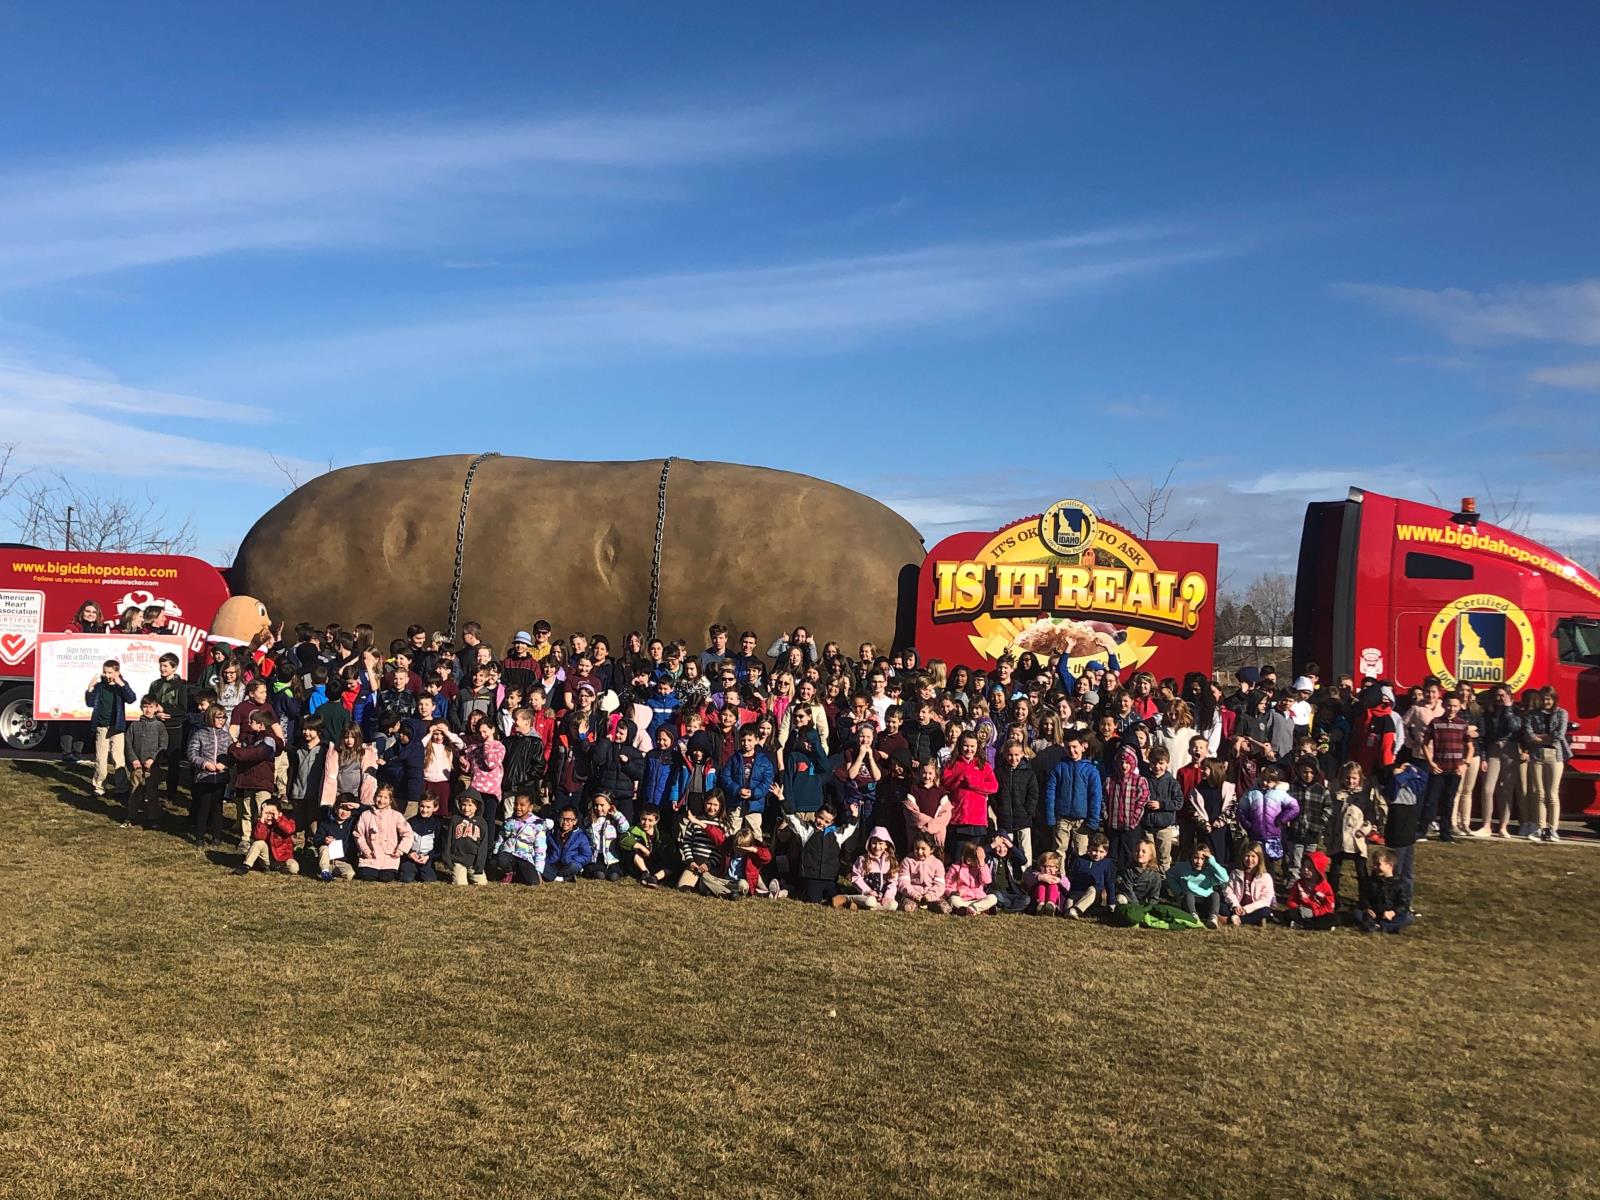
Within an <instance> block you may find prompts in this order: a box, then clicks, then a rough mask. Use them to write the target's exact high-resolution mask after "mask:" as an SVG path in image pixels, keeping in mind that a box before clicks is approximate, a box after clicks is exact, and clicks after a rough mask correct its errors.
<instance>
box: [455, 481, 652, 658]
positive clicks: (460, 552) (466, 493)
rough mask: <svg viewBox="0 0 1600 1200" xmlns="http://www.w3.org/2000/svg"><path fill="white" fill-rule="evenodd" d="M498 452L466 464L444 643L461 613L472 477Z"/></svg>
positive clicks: (457, 523)
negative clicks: (463, 563)
mask: <svg viewBox="0 0 1600 1200" xmlns="http://www.w3.org/2000/svg"><path fill="white" fill-rule="evenodd" d="M499 457H500V452H499V451H498V450H490V451H488V452H487V453H485V454H480V455H478V457H477V458H475V459H473V460H472V461H471V462H470V463H468V464H467V478H466V480H465V481H464V482H463V483H462V485H461V519H460V520H459V521H457V522H456V570H455V577H454V578H453V579H452V580H451V581H450V620H449V621H448V622H446V623H445V631H444V636H445V640H446V641H450V642H454V641H455V640H456V617H457V616H459V615H460V612H461V564H462V562H463V561H464V560H465V558H466V554H467V503H468V502H469V501H470V500H471V499H472V477H473V476H474V475H475V474H477V472H478V464H479V463H481V462H483V460H484V459H486V458H499ZM660 544H661V535H660V534H659V533H657V534H656V545H657V546H658V547H659V546H660Z"/></svg>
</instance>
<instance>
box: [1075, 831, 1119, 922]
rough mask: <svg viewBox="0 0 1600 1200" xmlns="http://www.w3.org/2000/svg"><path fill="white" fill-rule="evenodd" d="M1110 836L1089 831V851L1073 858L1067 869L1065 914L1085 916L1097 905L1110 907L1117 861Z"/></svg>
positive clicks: (1115, 884) (1114, 885) (1115, 885)
mask: <svg viewBox="0 0 1600 1200" xmlns="http://www.w3.org/2000/svg"><path fill="white" fill-rule="evenodd" d="M1110 855H1111V839H1110V838H1108V837H1107V836H1106V835H1105V834H1103V833H1091V834H1090V835H1089V852H1088V853H1087V854H1080V855H1079V856H1078V857H1077V858H1075V859H1073V860H1072V867H1071V869H1070V870H1069V871H1068V872H1067V889H1066V905H1065V908H1064V909H1063V913H1064V915H1065V916H1068V917H1072V918H1074V919H1076V918H1078V917H1081V916H1083V915H1084V914H1086V913H1087V912H1089V910H1090V909H1092V908H1094V906H1095V905H1097V904H1098V905H1100V906H1101V907H1102V908H1103V909H1105V910H1106V911H1108V912H1109V911H1110V909H1111V907H1112V905H1113V903H1114V900H1115V897H1116V887H1117V864H1116V863H1115V862H1113V861H1112V860H1111V857H1110Z"/></svg>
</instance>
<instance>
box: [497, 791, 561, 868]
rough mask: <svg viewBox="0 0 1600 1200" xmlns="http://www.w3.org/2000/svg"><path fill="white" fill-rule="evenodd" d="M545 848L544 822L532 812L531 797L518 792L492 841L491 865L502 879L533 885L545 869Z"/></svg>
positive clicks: (546, 849)
mask: <svg viewBox="0 0 1600 1200" xmlns="http://www.w3.org/2000/svg"><path fill="white" fill-rule="evenodd" d="M547 851H548V847H547V842H546V837H545V825H544V822H543V821H541V820H540V819H539V818H538V817H536V816H534V815H533V797H532V796H530V795H528V793H527V792H519V793H518V794H517V795H516V796H514V797H513V798H512V801H511V816H510V817H509V818H508V819H506V820H505V821H502V822H501V823H500V837H499V838H498V839H497V840H496V841H495V844H494V869H495V870H496V871H498V872H499V874H500V882H501V883H512V882H516V883H520V884H523V885H524V886H527V887H532V886H533V885H534V884H536V883H538V882H539V878H540V876H541V874H542V873H543V872H544V869H545V860H546V854H547Z"/></svg>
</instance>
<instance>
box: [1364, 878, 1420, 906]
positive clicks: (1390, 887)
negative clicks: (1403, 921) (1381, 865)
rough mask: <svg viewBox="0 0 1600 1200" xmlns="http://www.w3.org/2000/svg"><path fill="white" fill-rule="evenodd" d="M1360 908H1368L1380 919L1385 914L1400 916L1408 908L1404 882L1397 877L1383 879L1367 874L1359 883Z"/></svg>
mask: <svg viewBox="0 0 1600 1200" xmlns="http://www.w3.org/2000/svg"><path fill="white" fill-rule="evenodd" d="M1361 907H1362V908H1370V909H1371V910H1372V911H1373V912H1375V913H1377V914H1378V915H1379V916H1380V917H1381V916H1383V914H1384V913H1386V912H1392V913H1394V914H1395V915H1396V916H1398V915H1400V914H1401V913H1403V912H1405V911H1406V910H1407V909H1408V908H1409V907H1410V905H1408V904H1407V903H1406V889H1405V882H1404V881H1403V880H1402V879H1400V877H1399V876H1397V875H1390V876H1387V877H1385V876H1383V875H1379V874H1378V873H1377V872H1376V871H1372V872H1369V873H1368V874H1367V877H1366V878H1365V879H1363V880H1362V881H1361Z"/></svg>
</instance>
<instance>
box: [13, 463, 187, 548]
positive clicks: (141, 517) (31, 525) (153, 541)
mask: <svg viewBox="0 0 1600 1200" xmlns="http://www.w3.org/2000/svg"><path fill="white" fill-rule="evenodd" d="M0 494H3V493H0ZM69 509H70V510H71V511H70V513H69V511H68V510H69ZM15 523H16V526H17V532H18V536H19V537H20V538H21V540H22V541H25V542H32V543H34V544H36V545H41V546H51V547H55V546H60V547H63V548H65V549H71V550H86V551H99V552H111V553H119V554H187V553H188V552H189V551H191V550H193V549H194V546H195V535H194V527H193V522H192V519H191V518H189V517H184V518H183V519H182V520H181V521H175V520H174V519H173V518H172V517H169V516H168V515H167V513H166V511H165V510H164V509H162V508H161V507H160V506H159V504H158V502H157V500H156V498H155V497H154V496H150V495H146V496H145V497H144V498H143V499H140V498H137V497H131V496H123V495H119V494H117V493H115V492H104V491H91V490H90V489H88V488H83V487H79V486H78V485H77V484H75V483H73V482H71V481H70V480H69V479H67V477H66V476H64V475H62V474H60V473H59V472H56V473H53V474H52V475H51V476H49V477H47V478H40V479H35V480H33V481H32V482H29V483H27V484H26V485H25V486H23V487H22V489H21V491H20V493H19V500H18V512H17V515H16V517H15ZM69 529H70V532H71V541H70V544H69V542H68V531H69Z"/></svg>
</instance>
